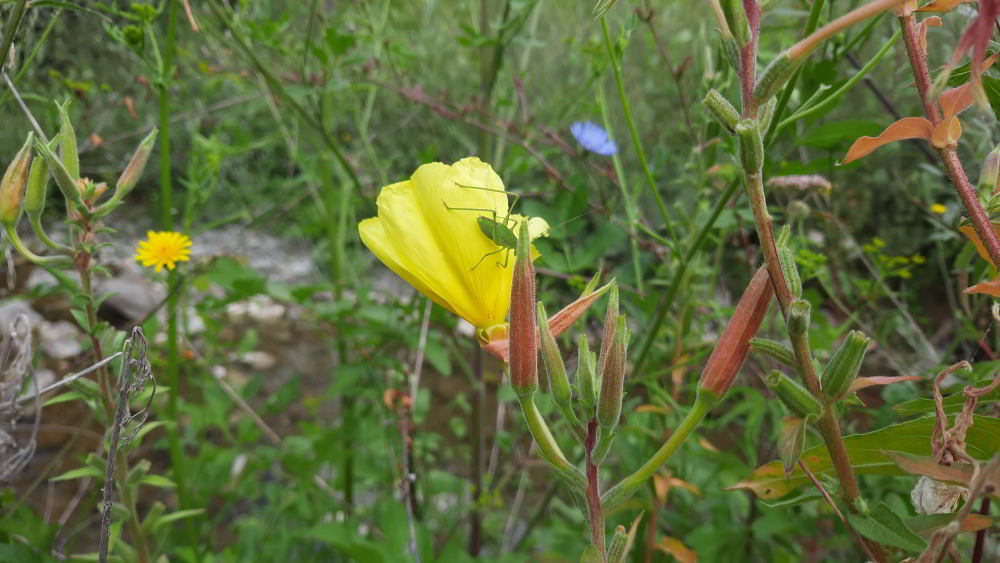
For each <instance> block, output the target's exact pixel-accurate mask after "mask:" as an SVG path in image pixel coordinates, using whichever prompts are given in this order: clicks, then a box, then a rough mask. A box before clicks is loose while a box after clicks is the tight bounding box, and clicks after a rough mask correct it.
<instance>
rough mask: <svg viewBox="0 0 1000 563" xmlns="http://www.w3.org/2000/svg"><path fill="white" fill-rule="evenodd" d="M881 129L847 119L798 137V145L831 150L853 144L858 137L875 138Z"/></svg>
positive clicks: (861, 121) (870, 124) (864, 121)
mask: <svg viewBox="0 0 1000 563" xmlns="http://www.w3.org/2000/svg"><path fill="white" fill-rule="evenodd" d="M882 129H883V127H882V126H881V125H879V124H878V123H876V122H874V121H868V120H865V119H847V120H844V121H834V122H832V123H823V124H822V125H821V126H819V127H816V128H815V129H812V130H811V131H809V133H807V134H806V135H804V136H802V137H799V143H800V144H803V145H806V146H809V147H817V148H821V149H833V148H836V147H838V146H839V145H842V144H846V143H853V142H854V140H855V139H857V138H858V137H864V136H876V135H878V134H879V133H880V132H881V131H882Z"/></svg>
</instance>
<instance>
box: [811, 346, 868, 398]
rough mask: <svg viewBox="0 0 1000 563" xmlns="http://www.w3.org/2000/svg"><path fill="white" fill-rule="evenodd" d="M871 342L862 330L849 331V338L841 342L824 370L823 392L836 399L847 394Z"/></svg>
mask: <svg viewBox="0 0 1000 563" xmlns="http://www.w3.org/2000/svg"><path fill="white" fill-rule="evenodd" d="M870 343H871V340H869V339H868V337H867V336H865V335H864V333H862V332H860V331H857V330H852V331H851V332H849V333H847V338H845V339H844V341H843V342H841V343H840V347H839V348H837V351H836V352H834V353H833V357H832V358H830V363H828V364H827V365H826V370H825V371H824V372H823V376H822V379H821V383H822V386H823V394H825V395H826V396H827V397H830V398H831V399H834V400H837V399H840V398H841V397H843V396H844V395H846V394H847V392H848V391H849V390H850V388H851V384H852V383H854V379H855V378H857V377H858V372H859V371H861V362H863V361H864V359H865V353H866V352H867V351H868V345H869V344H870Z"/></svg>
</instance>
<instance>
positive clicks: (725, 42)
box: [722, 35, 743, 73]
mask: <svg viewBox="0 0 1000 563" xmlns="http://www.w3.org/2000/svg"><path fill="white" fill-rule="evenodd" d="M722 50H723V51H725V52H726V60H728V61H729V66H730V67H732V69H733V72H737V73H738V72H740V70H742V66H743V63H742V62H741V61H742V58H741V57H740V44H739V42H738V41H737V40H736V38H735V37H733V36H732V35H730V36H728V37H727V36H725V35H723V36H722Z"/></svg>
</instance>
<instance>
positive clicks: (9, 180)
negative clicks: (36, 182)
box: [0, 133, 35, 226]
mask: <svg viewBox="0 0 1000 563" xmlns="http://www.w3.org/2000/svg"><path fill="white" fill-rule="evenodd" d="M34 138H35V136H34V134H33V133H28V138H27V139H26V140H25V141H24V145H22V146H21V150H19V151H17V154H16V155H14V160H12V161H11V163H10V165H9V166H7V170H6V171H5V172H4V174H3V180H2V181H0V223H3V224H4V225H8V226H12V225H14V224H16V223H17V220H18V219H19V218H20V217H21V199H23V198H24V188H25V186H27V184H28V174H29V172H30V170H31V145H32V143H33V142H34Z"/></svg>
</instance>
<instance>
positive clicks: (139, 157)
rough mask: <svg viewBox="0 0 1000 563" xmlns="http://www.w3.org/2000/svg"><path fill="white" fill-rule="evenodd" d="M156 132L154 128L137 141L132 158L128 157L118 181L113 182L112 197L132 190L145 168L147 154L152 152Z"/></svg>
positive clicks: (118, 196)
mask: <svg viewBox="0 0 1000 563" xmlns="http://www.w3.org/2000/svg"><path fill="white" fill-rule="evenodd" d="M157 133H158V130H157V129H155V128H154V129H153V130H152V131H150V133H149V135H146V138H145V139H143V140H142V142H141V143H139V146H138V147H136V149H135V152H134V153H132V158H131V159H129V161H128V166H126V167H125V170H124V171H123V172H122V175H121V176H120V177H119V178H118V183H117V184H115V195H114V196H113V197H114V199H115V200H116V201H117V200H120V199H121V198H122V197H124V196H125V195H126V194H128V193H129V192H130V191H132V188H134V187H135V185H136V183H137V182H138V181H139V177H140V176H142V171H143V170H144V169H145V168H146V161H147V160H149V155H150V153H152V152H153V145H155V144H156V134H157Z"/></svg>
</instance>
